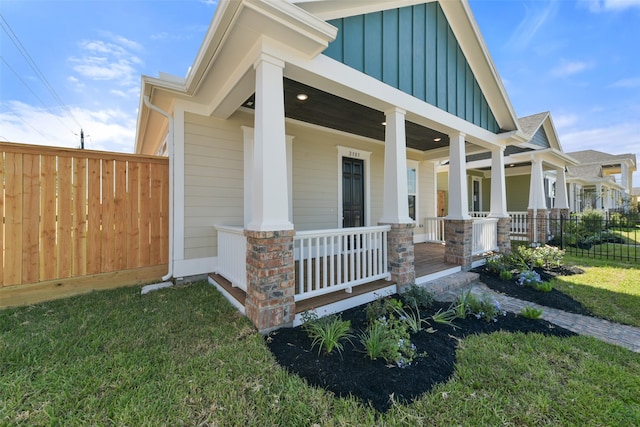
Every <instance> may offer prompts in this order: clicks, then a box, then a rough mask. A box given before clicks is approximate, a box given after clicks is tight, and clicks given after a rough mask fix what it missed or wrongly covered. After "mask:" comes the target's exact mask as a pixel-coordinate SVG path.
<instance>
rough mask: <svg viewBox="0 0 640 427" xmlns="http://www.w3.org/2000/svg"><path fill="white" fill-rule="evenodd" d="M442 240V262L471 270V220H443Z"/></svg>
mask: <svg viewBox="0 0 640 427" xmlns="http://www.w3.org/2000/svg"><path fill="white" fill-rule="evenodd" d="M444 239H445V241H446V244H445V251H444V260H445V262H449V263H452V264H456V265H460V266H462V269H463V270H470V269H471V262H472V261H473V256H472V255H471V253H472V251H473V241H472V240H473V220H472V219H445V220H444Z"/></svg>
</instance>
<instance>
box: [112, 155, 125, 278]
mask: <svg viewBox="0 0 640 427" xmlns="http://www.w3.org/2000/svg"><path fill="white" fill-rule="evenodd" d="M115 173H116V175H115V186H116V187H115V193H114V198H113V204H114V210H115V212H114V214H115V215H114V226H115V239H114V241H115V246H116V248H115V251H116V252H115V258H114V261H115V263H114V270H124V269H126V268H127V256H128V248H127V212H126V206H125V205H126V195H127V163H126V162H123V161H121V160H118V161H117V162H116V172H115Z"/></svg>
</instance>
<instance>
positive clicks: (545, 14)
mask: <svg viewBox="0 0 640 427" xmlns="http://www.w3.org/2000/svg"><path fill="white" fill-rule="evenodd" d="M533 4H534V5H536V6H538V5H539V4H541V3H533ZM557 10H558V5H557V3H556V2H555V1H551V2H549V3H547V5H546V6H545V7H544V9H538V8H536V9H531V8H530V7H529V6H528V5H525V16H524V19H523V20H522V21H521V22H520V24H518V27H517V28H516V29H515V31H514V32H513V34H512V35H511V37H510V38H509V41H508V42H507V47H509V48H511V49H515V50H523V49H524V48H525V47H526V46H527V45H528V44H529V43H530V42H531V40H532V39H533V38H534V37H535V35H536V33H537V32H538V31H539V30H540V29H541V28H542V27H543V26H544V24H545V23H546V22H547V21H548V20H549V19H551V18H553V16H554V15H555V14H556V11H557Z"/></svg>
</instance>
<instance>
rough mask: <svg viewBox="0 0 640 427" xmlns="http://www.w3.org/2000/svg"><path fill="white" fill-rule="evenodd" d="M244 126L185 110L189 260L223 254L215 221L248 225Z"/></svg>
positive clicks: (185, 209)
mask: <svg viewBox="0 0 640 427" xmlns="http://www.w3.org/2000/svg"><path fill="white" fill-rule="evenodd" d="M241 125H250V123H247V122H246V120H245V121H242V120H241V119H238V118H235V119H234V118H232V119H230V120H226V121H223V120H218V119H214V118H210V117H204V116H199V115H196V114H191V113H185V136H184V138H185V145H184V151H185V197H184V201H185V203H184V215H185V218H184V219H185V230H184V233H185V234H184V236H185V237H184V248H185V259H196V258H206V257H213V256H216V255H217V239H216V232H215V230H214V229H213V226H214V225H215V224H226V225H239V226H241V225H242V218H243V216H244V213H243V198H244V183H243V181H244V176H243V162H244V160H243V143H242V141H243V137H242V130H241V129H240V126H241Z"/></svg>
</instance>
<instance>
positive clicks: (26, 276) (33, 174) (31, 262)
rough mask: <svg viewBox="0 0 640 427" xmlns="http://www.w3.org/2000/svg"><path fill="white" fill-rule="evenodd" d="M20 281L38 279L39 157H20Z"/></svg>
mask: <svg viewBox="0 0 640 427" xmlns="http://www.w3.org/2000/svg"><path fill="white" fill-rule="evenodd" d="M22 167H23V178H22V281H23V282H25V283H33V282H37V281H39V279H40V156H38V155H34V154H24V155H23V156H22Z"/></svg>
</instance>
